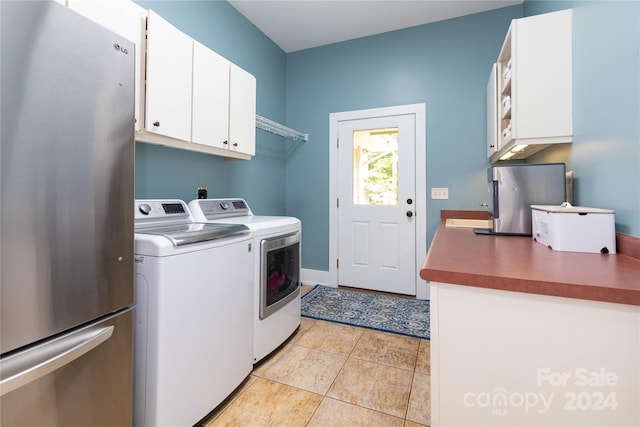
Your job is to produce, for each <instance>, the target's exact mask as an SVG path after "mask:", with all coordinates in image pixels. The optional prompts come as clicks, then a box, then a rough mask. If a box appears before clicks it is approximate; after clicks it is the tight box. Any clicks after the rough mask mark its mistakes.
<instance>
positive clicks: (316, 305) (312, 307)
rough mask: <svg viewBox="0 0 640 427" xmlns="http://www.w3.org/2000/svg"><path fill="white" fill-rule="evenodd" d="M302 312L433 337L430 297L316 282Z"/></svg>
mask: <svg viewBox="0 0 640 427" xmlns="http://www.w3.org/2000/svg"><path fill="white" fill-rule="evenodd" d="M302 315H303V316H304V317H310V318H313V319H320V320H328V321H331V322H337V323H343V324H345V325H352V326H360V327H364V328H369V329H375V330H378V331H384V332H393V333H396V334H400V335H407V336H410V337H415V338H422V339H430V335H429V327H430V323H429V301H428V300H418V299H413V298H402V297H396V296H391V295H382V294H373V293H368V292H359V291H352V290H349V289H342V288H330V287H327V286H321V285H316V286H315V287H314V288H313V289H312V290H310V291H309V292H307V293H306V294H305V295H304V296H303V297H302Z"/></svg>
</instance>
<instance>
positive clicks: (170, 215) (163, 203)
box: [135, 200, 190, 221]
mask: <svg viewBox="0 0 640 427" xmlns="http://www.w3.org/2000/svg"><path fill="white" fill-rule="evenodd" d="M189 217H190V216H189V209H188V208H187V204H186V203H185V202H183V201H182V200H136V201H135V220H136V221H145V220H160V221H163V220H164V221H174V220H184V219H188V218H189Z"/></svg>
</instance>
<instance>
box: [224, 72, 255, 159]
mask: <svg viewBox="0 0 640 427" xmlns="http://www.w3.org/2000/svg"><path fill="white" fill-rule="evenodd" d="M229 149H230V150H232V151H237V152H241V153H246V154H249V155H252V156H253V155H255V153H256V78H255V77H254V76H252V75H251V74H249V73H247V72H246V71H245V70H243V69H242V68H240V67H238V66H236V65H234V64H231V73H230V98H229Z"/></svg>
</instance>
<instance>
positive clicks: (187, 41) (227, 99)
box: [137, 10, 256, 160]
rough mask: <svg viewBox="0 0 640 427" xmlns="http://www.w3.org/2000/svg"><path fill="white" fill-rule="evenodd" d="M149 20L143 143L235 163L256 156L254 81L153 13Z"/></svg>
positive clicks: (139, 136)
mask: <svg viewBox="0 0 640 427" xmlns="http://www.w3.org/2000/svg"><path fill="white" fill-rule="evenodd" d="M148 15H149V16H148V19H147V74H146V75H147V80H146V109H145V128H144V131H143V132H139V133H138V135H137V139H138V140H139V141H143V142H151V143H155V144H162V145H167V146H171V147H175V148H181V149H187V150H193V151H199V152H204V153H209V154H215V155H219V156H225V157H233V158H237V159H246V160H248V159H250V158H251V156H253V155H255V144H256V141H255V133H256V130H255V129H256V79H255V77H254V76H252V75H251V74H249V73H247V72H246V71H244V70H242V69H241V68H239V67H237V66H236V65H234V64H232V63H230V62H229V61H228V60H226V59H225V58H223V57H222V56H220V55H218V54H216V53H215V52H213V51H212V50H211V49H209V48H207V47H206V46H204V45H203V44H201V43H199V42H198V41H196V40H193V39H191V38H190V37H189V36H187V35H186V34H184V33H182V32H181V31H180V30H178V29H177V28H175V27H173V26H172V25H171V24H169V23H168V22H167V21H165V20H164V19H162V18H161V17H160V16H159V15H157V14H156V13H155V12H153V11H151V10H150V11H149V12H148Z"/></svg>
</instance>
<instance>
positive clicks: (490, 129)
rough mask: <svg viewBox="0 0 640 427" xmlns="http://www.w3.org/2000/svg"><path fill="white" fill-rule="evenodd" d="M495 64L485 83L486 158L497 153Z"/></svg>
mask: <svg viewBox="0 0 640 427" xmlns="http://www.w3.org/2000/svg"><path fill="white" fill-rule="evenodd" d="M496 69H497V64H493V66H492V67H491V74H490V75H489V81H488V82H487V158H489V157H491V155H492V154H493V153H495V152H496V151H498V140H499V139H498V87H497V84H498V81H497V80H496V78H497V77H496V76H497V74H496V73H497V71H496Z"/></svg>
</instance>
